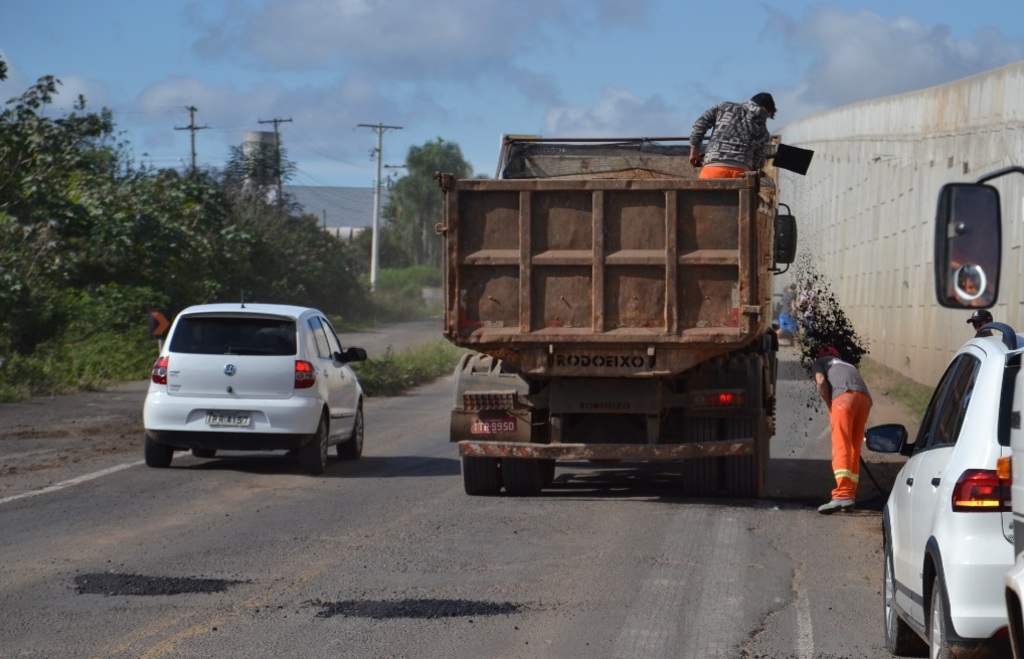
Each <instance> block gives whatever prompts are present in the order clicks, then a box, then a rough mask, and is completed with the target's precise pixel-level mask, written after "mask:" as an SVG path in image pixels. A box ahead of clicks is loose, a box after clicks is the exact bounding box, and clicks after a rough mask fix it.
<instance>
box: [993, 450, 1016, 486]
mask: <svg viewBox="0 0 1024 659" xmlns="http://www.w3.org/2000/svg"><path fill="white" fill-rule="evenodd" d="M996 473H997V474H999V478H1001V479H1003V480H1004V481H1006V482H1007V483H1009V484H1010V485H1013V457H1012V456H1009V455H1008V456H1006V457H1004V458H999V459H998V460H996Z"/></svg>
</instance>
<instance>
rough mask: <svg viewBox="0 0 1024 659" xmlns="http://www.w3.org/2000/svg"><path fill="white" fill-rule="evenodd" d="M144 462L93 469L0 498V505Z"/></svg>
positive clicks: (83, 481)
mask: <svg viewBox="0 0 1024 659" xmlns="http://www.w3.org/2000/svg"><path fill="white" fill-rule="evenodd" d="M145 463H146V461H145V460H139V461H138V462H127V463H125V464H119V465H115V466H113V467H110V468H109V469H101V470H100V471H94V472H93V473H91V474H85V475H84V476H79V477H78V478H72V479H71V480H67V481H64V482H63V483H57V484H56V485H47V486H46V487H44V488H41V489H38V490H32V491H31V492H22V493H21V494H15V495H13V496H9V497H4V498H3V499H0V506H2V505H3V504H5V503H10V502H11V501H17V500H18V499H27V498H29V497H35V496H39V495H40V494H49V493H50V492H56V491H57V490H63V489H64V488H66V487H71V486H72V485H79V484H80V483H85V482H86V481H91V480H93V479H96V478H102V477H103V476H108V475H110V474H113V473H115V472H118V471H121V470H122V469H128V468H130V467H137V466H139V465H141V464H145Z"/></svg>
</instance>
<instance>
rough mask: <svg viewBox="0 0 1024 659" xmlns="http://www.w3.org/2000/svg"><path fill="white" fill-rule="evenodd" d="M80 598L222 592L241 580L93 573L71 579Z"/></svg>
mask: <svg viewBox="0 0 1024 659" xmlns="http://www.w3.org/2000/svg"><path fill="white" fill-rule="evenodd" d="M74 582H75V592H77V593H78V594H79V595H186V594H195V593H200V594H209V593H223V592H224V591H226V590H227V589H228V588H231V587H232V586H234V585H236V584H240V583H245V582H244V581H232V580H230V579H196V578H192V577H148V576H145V575H141V574H116V573H113V572H96V573H91V574H80V575H78V576H77V577H75V579H74Z"/></svg>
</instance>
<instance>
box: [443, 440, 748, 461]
mask: <svg viewBox="0 0 1024 659" xmlns="http://www.w3.org/2000/svg"><path fill="white" fill-rule="evenodd" d="M754 452H755V448H754V440H753V438H751V439H734V440H729V441H725V442H701V443H690V444H662V445H654V444H630V445H622V444H527V443H524V442H478V441H473V440H462V441H460V442H459V455H461V456H469V457H478V458H538V459H545V460H627V461H629V460H637V461H641V460H663V461H665V460H687V459H691V458H718V457H729V456H739V455H753V454H754Z"/></svg>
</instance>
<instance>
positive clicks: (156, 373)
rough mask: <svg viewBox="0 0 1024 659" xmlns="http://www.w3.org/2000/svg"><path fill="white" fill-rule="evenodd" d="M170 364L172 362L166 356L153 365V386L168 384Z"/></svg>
mask: <svg viewBox="0 0 1024 659" xmlns="http://www.w3.org/2000/svg"><path fill="white" fill-rule="evenodd" d="M169 362H170V360H169V359H168V358H167V355H164V356H163V357H161V358H160V359H158V360H156V363H155V364H153V371H152V374H151V377H152V380H153V384H167V364H168V363H169Z"/></svg>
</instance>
